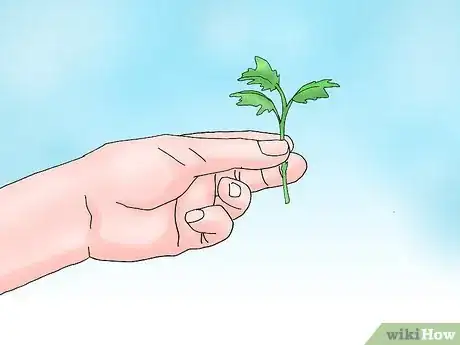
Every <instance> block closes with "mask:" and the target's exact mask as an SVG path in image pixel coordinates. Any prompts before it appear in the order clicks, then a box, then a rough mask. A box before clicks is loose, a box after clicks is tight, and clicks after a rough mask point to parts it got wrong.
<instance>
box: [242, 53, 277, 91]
mask: <svg viewBox="0 0 460 345" xmlns="http://www.w3.org/2000/svg"><path fill="white" fill-rule="evenodd" d="M255 61H256V68H255V69H253V68H249V69H248V70H247V71H246V72H243V73H242V74H241V77H240V78H239V79H238V81H247V82H248V83H247V84H248V85H260V87H261V88H262V91H266V90H270V91H273V90H275V89H276V88H277V86H278V85H279V83H280V76H279V74H278V72H277V71H276V70H274V69H272V68H271V66H270V64H269V63H268V61H267V60H265V59H263V58H261V57H259V56H256V57H255Z"/></svg>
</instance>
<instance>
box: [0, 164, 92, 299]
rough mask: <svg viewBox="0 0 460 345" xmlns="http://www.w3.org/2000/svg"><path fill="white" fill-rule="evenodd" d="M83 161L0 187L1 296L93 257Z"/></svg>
mask: <svg viewBox="0 0 460 345" xmlns="http://www.w3.org/2000/svg"><path fill="white" fill-rule="evenodd" d="M87 175H88V174H87V172H86V171H85V169H84V161H83V160H75V161H72V162H70V163H67V164H63V165H61V166H58V167H55V168H52V169H49V170H46V171H43V172H40V173H37V174H34V175H31V176H29V177H27V178H25V179H22V180H20V181H17V182H15V183H12V184H10V185H7V186H5V187H3V188H0V209H1V210H2V216H1V217H0V293H1V292H4V291H8V290H9V289H13V288H16V287H18V286H21V285H24V284H26V283H28V282H30V281H32V280H35V279H38V278H40V277H42V276H44V275H47V274H49V273H52V272H55V271H57V270H59V269H61V268H64V267H66V266H70V265H73V264H76V263H79V262H82V261H84V260H86V259H87V258H88V233H89V230H90V229H89V224H90V215H89V213H88V210H87V208H86V206H85V195H86V193H87V189H86V188H87V186H88V185H89V184H88V183H87V181H88V176H87Z"/></svg>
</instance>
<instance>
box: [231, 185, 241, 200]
mask: <svg viewBox="0 0 460 345" xmlns="http://www.w3.org/2000/svg"><path fill="white" fill-rule="evenodd" d="M228 195H229V196H231V197H232V198H238V197H240V196H241V187H240V185H239V184H238V183H235V182H232V183H230V184H229V185H228Z"/></svg>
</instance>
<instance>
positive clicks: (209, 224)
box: [185, 205, 233, 248]
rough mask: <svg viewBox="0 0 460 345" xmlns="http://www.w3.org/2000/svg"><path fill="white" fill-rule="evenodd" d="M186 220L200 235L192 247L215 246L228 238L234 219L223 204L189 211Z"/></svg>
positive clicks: (191, 244)
mask: <svg viewBox="0 0 460 345" xmlns="http://www.w3.org/2000/svg"><path fill="white" fill-rule="evenodd" d="M185 221H186V222H187V224H188V225H189V226H190V228H191V229H192V230H193V231H195V232H196V233H197V234H198V236H196V238H197V240H196V242H195V243H190V246H189V247H190V248H204V247H211V246H214V245H216V244H218V243H220V242H222V241H224V240H225V239H227V238H228V237H229V236H230V234H231V232H232V230H233V220H232V218H231V217H230V215H229V214H228V213H227V211H225V209H224V208H223V207H222V206H219V205H216V206H208V207H203V208H201V209H195V210H192V211H189V212H187V214H186V215H185Z"/></svg>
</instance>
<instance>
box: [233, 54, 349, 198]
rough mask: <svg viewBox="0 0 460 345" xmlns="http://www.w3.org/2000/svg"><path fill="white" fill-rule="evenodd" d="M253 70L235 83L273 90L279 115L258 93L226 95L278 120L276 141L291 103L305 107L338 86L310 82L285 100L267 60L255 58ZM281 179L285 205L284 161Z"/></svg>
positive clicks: (282, 131) (238, 103) (258, 112)
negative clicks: (239, 82)
mask: <svg viewBox="0 0 460 345" xmlns="http://www.w3.org/2000/svg"><path fill="white" fill-rule="evenodd" d="M255 63H256V67H255V68H249V69H248V70H247V71H245V72H243V73H242V74H241V77H240V78H238V81H242V82H246V84H247V85H258V86H260V88H261V90H262V91H270V92H273V91H276V92H277V93H278V94H279V97H280V100H281V112H280V111H279V110H278V108H277V107H276V105H275V103H274V102H273V100H272V99H271V98H269V97H268V96H267V95H265V94H264V93H263V92H261V91H256V90H243V91H239V92H234V93H232V94H230V97H238V98H239V101H238V102H237V103H236V105H239V106H252V107H258V108H259V109H258V110H257V113H256V115H257V116H259V115H262V114H263V113H264V112H267V113H270V112H273V113H274V114H275V116H276V119H277V120H278V127H279V135H280V140H284V138H285V135H286V119H287V116H288V113H289V110H290V109H291V106H292V104H293V103H300V104H306V103H307V102H308V101H315V100H317V99H320V98H329V94H328V93H327V90H326V89H328V88H333V87H340V85H339V84H337V83H335V82H333V81H332V79H322V80H319V81H311V82H309V83H306V84H304V85H302V86H301V87H300V88H299V89H298V90H297V92H296V93H295V94H294V95H293V96H292V97H291V98H290V99H289V101H288V100H287V98H286V94H285V93H284V91H283V89H282V88H281V84H280V75H279V73H278V72H277V71H276V70H274V69H273V68H272V67H271V66H270V64H269V63H268V61H267V60H265V59H263V58H261V57H259V56H256V57H255ZM279 170H280V174H281V180H282V184H283V195H284V202H285V204H289V203H290V200H291V199H290V196H289V190H288V183H287V181H288V180H287V170H288V163H287V162H284V163H282V164H281V165H280V167H279Z"/></svg>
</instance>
